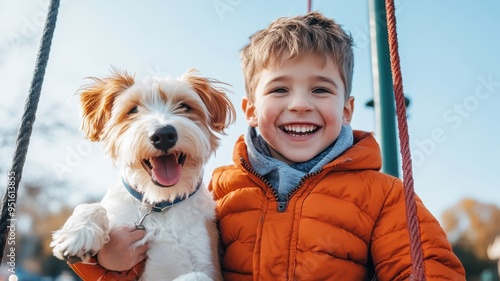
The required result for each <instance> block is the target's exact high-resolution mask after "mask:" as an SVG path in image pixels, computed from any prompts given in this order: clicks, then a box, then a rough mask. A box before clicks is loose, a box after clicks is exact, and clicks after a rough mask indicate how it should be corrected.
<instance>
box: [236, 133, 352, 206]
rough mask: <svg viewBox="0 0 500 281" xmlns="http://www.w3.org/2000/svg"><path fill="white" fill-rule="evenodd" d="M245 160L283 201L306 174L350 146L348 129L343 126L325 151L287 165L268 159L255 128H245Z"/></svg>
mask: <svg viewBox="0 0 500 281" xmlns="http://www.w3.org/2000/svg"><path fill="white" fill-rule="evenodd" d="M245 143H246V145H247V147H248V156H249V160H250V164H251V165H252V168H253V169H254V170H255V171H256V172H257V173H258V174H260V175H261V176H263V177H264V178H265V179H266V180H268V181H269V183H270V184H271V187H272V188H273V189H274V190H276V191H277V192H278V197H279V199H284V198H286V196H287V195H288V193H290V191H291V190H292V189H293V188H295V187H296V186H297V184H298V183H299V182H300V180H301V179H302V178H303V177H304V176H306V175H307V174H310V173H314V172H316V171H318V170H320V169H321V168H322V167H323V166H325V165H326V164H328V163H330V162H331V161H332V160H334V159H335V158H336V157H338V156H339V155H340V154H342V153H343V152H344V151H345V150H347V149H348V148H349V147H351V146H352V144H353V134H352V129H351V126H349V125H344V126H342V129H341V131H340V134H339V137H338V138H337V140H336V141H334V142H333V143H332V144H331V145H330V146H329V147H327V148H326V149H325V150H323V151H322V152H321V153H319V154H318V155H316V156H315V157H314V158H312V159H311V160H309V161H307V162H301V163H294V164H290V165H289V164H287V163H285V162H283V161H280V160H278V159H275V158H273V157H271V154H270V152H269V147H268V144H267V143H266V141H265V140H264V139H263V138H262V136H261V135H257V131H256V130H255V128H252V127H249V129H248V131H247V134H246V135H245Z"/></svg>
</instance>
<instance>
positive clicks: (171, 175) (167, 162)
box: [151, 154, 182, 186]
mask: <svg viewBox="0 0 500 281" xmlns="http://www.w3.org/2000/svg"><path fill="white" fill-rule="evenodd" d="M151 164H152V165H153V170H152V173H153V180H155V181H156V182H158V183H159V184H161V185H164V186H172V185H174V184H176V183H177V182H178V181H179V179H180V177H181V168H182V165H180V164H178V163H177V159H176V158H175V156H174V154H168V155H163V156H160V157H154V158H153V159H152V161H151Z"/></svg>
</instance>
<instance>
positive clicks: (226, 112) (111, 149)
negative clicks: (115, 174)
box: [80, 70, 235, 203]
mask: <svg viewBox="0 0 500 281" xmlns="http://www.w3.org/2000/svg"><path fill="white" fill-rule="evenodd" d="M93 80H94V82H95V83H94V84H93V85H90V86H87V87H85V88H83V89H82V91H81V93H80V100H81V105H82V111H83V113H82V115H83V121H82V129H83V131H84V133H85V135H86V137H87V138H88V139H90V140H92V141H101V142H102V143H103V146H104V150H105V151H106V153H107V154H108V156H110V157H111V159H112V160H113V163H114V164H115V165H116V166H117V168H119V170H120V172H121V176H122V177H123V178H124V179H125V180H126V181H127V182H128V183H129V184H130V185H131V186H132V187H134V188H136V189H137V190H138V191H139V192H141V193H143V194H144V198H145V199H146V200H148V201H149V202H151V203H154V202H159V201H162V200H173V199H174V198H175V197H177V196H184V195H188V194H189V193H191V192H192V191H193V190H194V188H195V187H196V185H197V183H198V181H199V180H200V178H201V176H202V173H203V166H204V165H205V163H206V162H207V161H208V159H209V157H210V156H211V154H212V153H213V152H214V151H215V150H216V149H217V148H218V146H219V138H218V136H217V135H216V133H220V134H223V133H224V129H226V128H227V126H228V125H229V124H231V123H232V122H233V121H234V118H235V111H234V107H233V105H232V104H231V102H230V100H229V99H228V97H227V96H226V94H225V93H224V92H223V89H222V88H216V85H217V84H218V83H220V82H218V81H216V80H211V79H207V78H203V77H199V76H196V75H195V74H194V70H190V71H188V72H187V73H186V74H184V75H183V76H182V77H181V78H180V79H174V78H169V77H168V78H151V79H150V80H148V81H147V82H146V81H141V82H137V83H136V81H135V80H134V78H133V77H132V76H130V75H129V74H127V73H125V72H118V71H115V72H114V73H113V74H112V75H111V76H110V77H107V78H102V79H100V78H93Z"/></svg>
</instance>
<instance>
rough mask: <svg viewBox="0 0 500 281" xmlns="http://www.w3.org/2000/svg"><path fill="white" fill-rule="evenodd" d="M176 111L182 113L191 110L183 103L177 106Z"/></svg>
mask: <svg viewBox="0 0 500 281" xmlns="http://www.w3.org/2000/svg"><path fill="white" fill-rule="evenodd" d="M177 109H181V110H184V111H189V110H191V107H189V105H187V104H185V103H180V104H179V105H178V106H177Z"/></svg>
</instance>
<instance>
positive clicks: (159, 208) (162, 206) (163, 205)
mask: <svg viewBox="0 0 500 281" xmlns="http://www.w3.org/2000/svg"><path fill="white" fill-rule="evenodd" d="M201 182H202V180H201V179H200V181H199V182H198V184H197V185H196V188H195V189H194V191H193V192H191V194H189V195H188V196H187V197H180V196H179V197H177V198H175V199H174V201H170V200H166V201H161V202H158V203H156V204H154V205H153V204H149V203H147V204H149V205H150V206H151V210H153V211H155V212H163V211H165V210H166V209H168V208H170V207H173V206H174V205H176V204H178V203H180V202H182V201H184V199H187V198H189V197H191V196H192V195H193V194H195V193H196V191H198V189H200V186H201ZM122 183H123V185H124V186H125V189H127V191H128V192H129V193H130V194H131V195H132V196H134V198H135V199H137V200H139V201H140V202H143V201H142V199H143V194H142V193H140V192H139V191H137V190H135V189H133V188H132V187H131V186H130V185H129V184H128V183H127V182H126V181H125V180H124V179H123V178H122Z"/></svg>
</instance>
